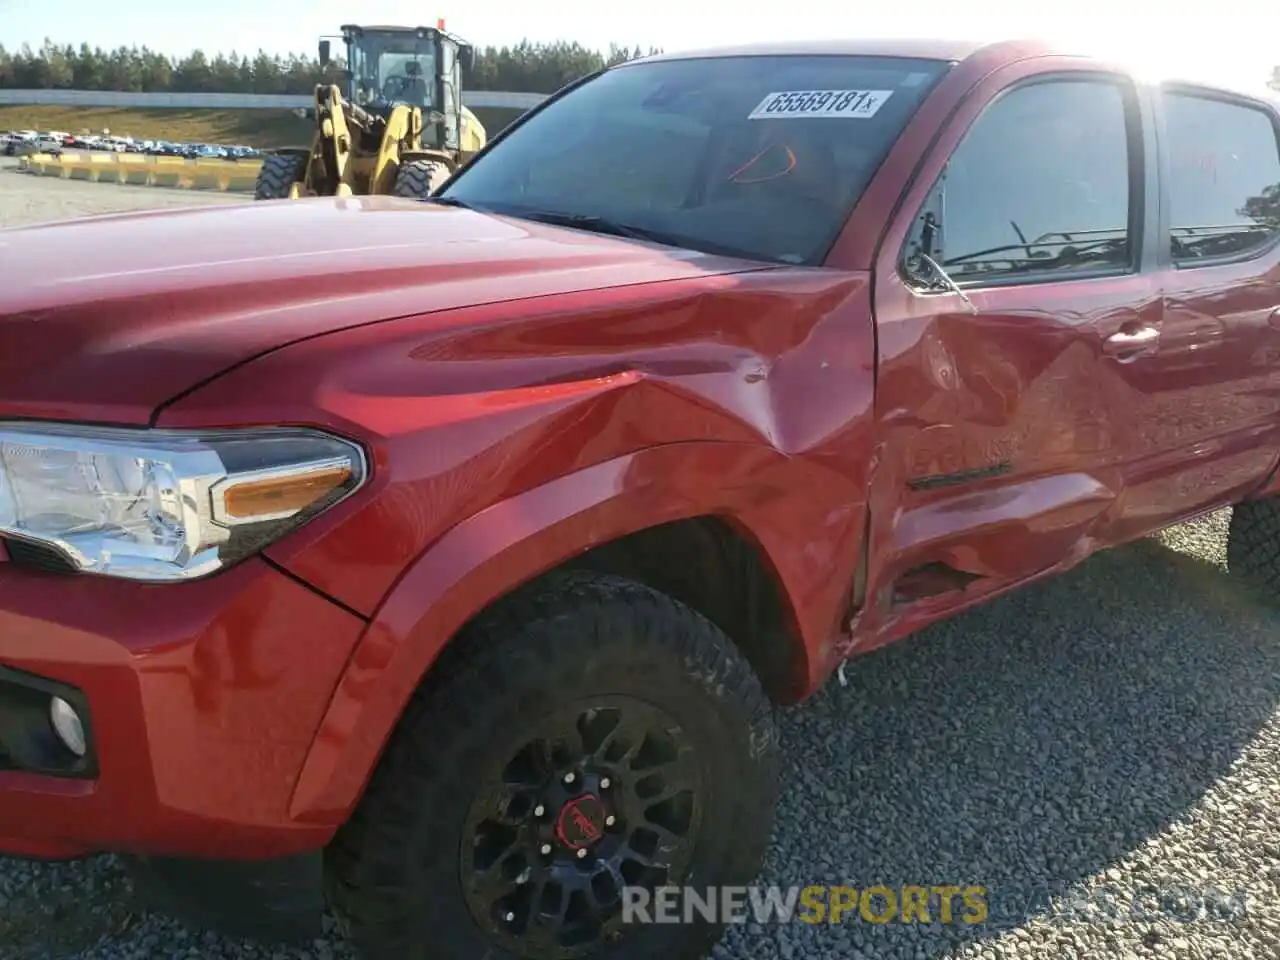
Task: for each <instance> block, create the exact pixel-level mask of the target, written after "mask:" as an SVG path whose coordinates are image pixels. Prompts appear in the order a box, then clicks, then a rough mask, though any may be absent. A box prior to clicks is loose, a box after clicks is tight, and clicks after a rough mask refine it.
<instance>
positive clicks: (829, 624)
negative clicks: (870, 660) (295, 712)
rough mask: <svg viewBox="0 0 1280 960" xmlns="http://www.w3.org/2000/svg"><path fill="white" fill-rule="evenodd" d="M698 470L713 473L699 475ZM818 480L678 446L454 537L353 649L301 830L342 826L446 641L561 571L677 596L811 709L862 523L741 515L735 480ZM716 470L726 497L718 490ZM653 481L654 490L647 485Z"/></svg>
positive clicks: (599, 470)
mask: <svg viewBox="0 0 1280 960" xmlns="http://www.w3.org/2000/svg"><path fill="white" fill-rule="evenodd" d="M696 459H702V461H703V462H702V463H700V464H697V465H696V466H693V465H692V464H691V461H692V460H696ZM812 469H820V468H814V467H810V466H808V465H807V464H805V463H804V461H801V460H797V459H796V458H791V457H786V456H784V455H782V454H779V453H777V452H776V451H773V450H770V449H768V448H761V447H757V446H754V445H748V444H737V443H702V442H695V443H681V444H672V445H669V446H667V447H660V448H653V449H649V450H645V451H641V452H639V453H636V454H631V455H627V456H624V457H620V458H618V459H616V460H611V461H606V462H604V463H601V464H597V465H595V466H592V467H588V468H585V469H583V470H581V471H578V472H576V473H573V474H570V475H567V476H564V477H561V478H559V479H558V480H554V481H551V482H550V483H547V484H544V485H543V486H541V487H538V488H535V489H533V490H529V491H526V492H525V493H522V494H519V495H517V496H515V497H512V498H510V499H508V500H505V501H503V502H501V503H499V504H495V505H494V506H492V507H489V508H487V509H485V510H483V511H481V512H480V513H478V514H476V515H474V516H472V517H470V518H469V519H467V520H465V521H463V522H462V523H460V524H458V525H457V526H455V527H454V528H453V529H452V530H450V531H449V532H448V533H447V534H445V535H444V536H443V537H442V538H441V539H440V540H439V541H437V542H436V543H435V544H434V545H433V546H432V547H431V548H429V549H428V550H427V551H426V552H425V553H424V554H423V555H422V556H421V557H419V558H418V560H417V561H415V562H414V563H413V564H412V565H411V566H410V567H409V569H408V570H407V571H406V572H405V573H404V574H403V575H402V576H401V578H400V579H399V580H398V582H397V584H396V586H395V587H394V588H393V589H392V590H391V592H390V593H389V594H388V596H387V598H386V599H385V600H384V601H383V603H382V604H381V606H380V608H379V610H378V611H377V613H376V614H375V616H374V618H373V620H372V622H371V623H370V625H369V627H368V629H367V630H366V632H365V635H364V637H363V638H362V639H361V641H360V643H359V644H358V645H357V648H356V650H355V652H354V654H353V656H352V659H351V662H350V663H349V665H348V668H347V670H346V673H345V674H344V676H343V677H342V678H341V680H340V682H339V684H338V686H337V689H336V691H335V693H334V696H333V699H332V701H331V703H330V707H329V710H328V712H327V713H326V716H325V719H324V721H323V722H322V724H321V726H320V729H319V731H318V733H317V736H316V738H315V741H314V743H313V745H312V749H311V751H310V753H309V755H308V757H307V760H306V763H305V764H304V767H303V770H302V772H301V774H300V776H299V778H298V781H297V783H296V786H295V790H294V795H293V799H292V803H291V806H290V814H291V816H292V817H293V818H294V819H295V820H299V821H306V822H325V823H332V824H334V825H335V826H336V825H338V824H340V823H342V822H343V821H344V820H345V819H346V817H347V816H348V815H349V813H350V811H351V810H352V809H354V807H355V805H356V803H357V802H358V801H359V797H360V795H361V794H362V792H363V790H364V788H365V785H366V783H367V781H368V778H369V777H370V776H371V775H372V772H373V770H374V769H375V767H376V766H377V763H378V761H379V759H380V756H381V753H382V751H383V749H384V747H385V745H386V743H387V741H388V739H389V738H390V736H391V733H392V732H393V730H394V728H395V726H396V724H397V723H398V722H399V719H400V716H401V715H402V713H403V710H404V708H405V706H406V705H407V704H408V702H409V699H410V697H411V696H412V694H413V692H414V691H415V690H416V689H417V688H418V686H419V685H420V684H421V682H422V680H423V678H424V677H425V676H426V675H427V674H428V672H429V671H430V669H431V668H432V666H433V665H434V663H435V662H436V659H437V658H438V656H439V655H440V653H441V652H442V651H443V650H444V648H445V647H446V646H447V645H448V643H449V642H450V641H451V640H452V639H453V638H454V637H455V636H456V635H457V634H458V633H459V632H460V631H461V630H462V628H463V627H464V626H465V625H466V624H467V623H469V622H470V621H471V620H473V619H474V618H475V617H476V616H478V615H479V614H480V613H482V612H483V611H485V610H487V609H489V608H490V607H491V606H492V605H493V604H495V603H497V602H499V601H501V600H502V599H503V598H505V597H506V596H508V595H509V594H510V593H511V592H513V591H514V590H517V589H521V588H524V587H527V586H528V585H529V584H531V583H533V582H534V581H536V580H538V579H539V578H541V577H543V576H546V575H548V574H549V573H552V572H554V571H559V570H564V569H570V568H574V569H590V570H595V571H598V572H601V573H612V574H616V575H621V576H626V577H629V578H631V579H635V580H637V581H639V582H642V583H645V584H646V585H648V586H651V587H654V588H655V589H660V590H662V591H663V592H666V593H668V594H669V595H671V596H673V597H674V598H675V599H677V600H680V601H682V602H684V603H686V604H688V605H689V606H691V607H693V608H694V609H696V610H698V611H699V612H700V613H702V614H703V615H704V616H706V617H707V618H708V619H709V620H711V621H712V622H714V623H716V624H717V625H718V626H720V627H721V628H722V629H724V630H725V632H726V633H727V634H728V635H729V636H730V637H731V638H732V639H733V640H734V642H735V643H736V644H737V645H738V646H739V648H740V649H741V650H742V652H743V654H744V656H745V657H746V658H747V660H748V661H749V662H750V663H751V664H752V666H753V668H755V670H756V671H757V673H758V674H759V675H760V677H761V680H762V683H763V684H764V686H765V688H766V690H767V691H768V693H769V694H770V696H771V698H772V699H774V700H775V702H778V703H794V702H797V701H798V700H800V699H802V698H803V697H804V696H805V695H807V693H808V692H810V691H811V690H812V689H813V687H814V686H815V684H816V682H817V680H818V678H820V677H821V676H824V675H825V673H826V672H828V671H829V670H830V669H831V668H832V667H833V666H834V662H835V660H836V659H837V658H836V656H835V651H834V648H833V647H832V645H831V643H830V640H831V637H832V636H833V632H834V629H833V628H834V627H835V626H837V625H838V624H839V621H840V617H841V615H842V613H843V612H844V611H845V609H846V606H847V602H848V592H849V591H848V586H849V583H846V582H845V581H843V580H841V579H840V578H833V577H832V576H831V571H832V569H835V570H851V569H852V565H853V564H854V563H855V562H856V559H857V557H858V551H859V549H860V535H861V526H862V510H861V509H851V510H848V511H847V514H848V515H847V517H846V518H845V519H846V520H847V522H844V523H833V522H832V516H833V505H832V504H831V503H829V502H824V501H823V500H822V498H820V497H814V496H812V488H809V489H808V490H807V491H806V493H807V494H808V495H806V496H803V499H800V498H797V499H780V498H779V497H777V496H776V494H775V495H773V496H769V497H765V498H764V502H763V503H744V502H742V501H741V499H740V498H739V497H737V496H735V494H734V491H735V484H734V477H735V476H736V475H741V476H743V477H744V478H745V477H753V478H755V479H756V481H757V483H756V484H754V485H753V486H752V487H751V488H749V489H755V490H757V491H758V490H760V489H763V490H766V491H770V490H772V491H776V490H777V489H778V487H777V485H776V484H774V483H772V482H769V480H770V479H773V478H775V477H776V479H777V480H778V482H779V483H782V484H785V485H786V486H784V487H783V489H786V488H787V487H789V488H790V489H795V490H806V485H804V484H803V483H798V481H797V478H796V477H795V476H794V473H795V472H796V471H805V470H812ZM716 470H719V471H720V472H719V474H718V479H719V481H720V482H719V484H718V485H717V484H707V483H706V482H705V481H706V477H707V475H708V471H716ZM682 473H683V476H684V477H685V480H684V481H682V480H681V479H680V477H681V475H682ZM641 474H642V475H643V476H644V477H647V478H651V479H650V480H649V481H642V482H638V483H637V482H636V480H635V478H636V477H637V476H639V475H641ZM712 475H717V474H715V473H712ZM660 478H666V479H661V480H660ZM762 479H763V480H764V482H763V483H760V482H759V481H760V480H762ZM684 483H689V484H690V486H689V487H688V488H686V489H679V488H680V487H682V486H683V484H684ZM673 487H675V488H676V489H672V488H673ZM694 489H700V490H703V491H705V492H704V493H702V495H701V496H697V495H693V491H694ZM837 509H838V508H837ZM813 523H816V524H818V526H815V527H814V528H813V529H808V526H809V525H810V524H813ZM691 551H692V553H691ZM815 553H817V554H818V555H819V557H817V558H816V559H817V562H816V563H815V562H814V560H815ZM822 554H825V555H826V559H827V560H828V562H826V563H824V562H822V558H821V555H822ZM691 556H693V557H696V563H695V564H694V566H693V569H692V570H689V569H688V564H689V561H690V558H691ZM677 560H679V561H680V566H679V567H677V564H676V561H677ZM845 560H847V562H848V565H847V566H846V565H845V563H844V561H845ZM739 597H741V598H742V599H743V600H745V602H744V603H742V604H738V603H736V602H735V601H736V600H737V599H739ZM757 618H758V619H757Z"/></svg>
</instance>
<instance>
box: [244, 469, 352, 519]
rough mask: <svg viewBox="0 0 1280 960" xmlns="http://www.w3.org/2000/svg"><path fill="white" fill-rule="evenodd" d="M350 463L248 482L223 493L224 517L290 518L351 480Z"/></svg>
mask: <svg viewBox="0 0 1280 960" xmlns="http://www.w3.org/2000/svg"><path fill="white" fill-rule="evenodd" d="M352 476H353V474H352V469H351V465H350V464H342V465H337V466H326V467H322V468H319V469H316V470H311V471H308V472H306V473H295V474H291V475H284V476H278V477H266V478H263V479H261V480H246V481H244V482H242V483H236V484H233V485H232V486H230V487H228V488H227V489H226V490H224V491H223V493H222V507H223V513H224V515H225V516H226V517H227V518H228V519H230V520H241V521H244V520H269V519H272V518H275V517H288V516H292V515H293V514H295V513H297V512H298V511H300V510H304V509H306V508H307V507H309V506H311V505H312V504H313V503H315V502H316V501H317V500H320V499H321V498H322V497H325V496H327V495H328V494H330V493H332V492H333V491H335V490H337V489H338V488H339V487H341V486H342V485H343V484H345V483H347V482H348V481H350V480H351V478H352Z"/></svg>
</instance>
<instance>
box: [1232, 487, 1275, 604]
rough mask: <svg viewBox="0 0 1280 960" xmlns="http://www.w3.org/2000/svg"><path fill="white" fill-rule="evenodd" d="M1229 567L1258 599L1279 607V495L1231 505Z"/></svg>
mask: <svg viewBox="0 0 1280 960" xmlns="http://www.w3.org/2000/svg"><path fill="white" fill-rule="evenodd" d="M1227 569H1228V571H1230V573H1231V574H1232V575H1233V576H1235V577H1236V578H1238V579H1239V580H1240V581H1241V584H1242V586H1244V587H1245V588H1246V589H1247V590H1249V591H1250V592H1251V593H1253V594H1255V595H1256V596H1257V597H1258V599H1260V600H1262V601H1264V602H1266V603H1269V604H1271V605H1273V606H1278V607H1280V497H1269V498H1268V499H1266V500H1249V501H1246V502H1245V503H1237V504H1236V505H1235V506H1234V507H1232V508H1231V526H1230V528H1229V532H1228V534H1227Z"/></svg>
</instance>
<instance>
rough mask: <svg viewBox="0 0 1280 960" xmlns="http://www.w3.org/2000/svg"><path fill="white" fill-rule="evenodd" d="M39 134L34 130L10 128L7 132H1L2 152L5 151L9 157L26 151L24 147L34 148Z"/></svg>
mask: <svg viewBox="0 0 1280 960" xmlns="http://www.w3.org/2000/svg"><path fill="white" fill-rule="evenodd" d="M39 136H40V135H39V134H38V133H36V131H34V130H10V131H8V132H7V133H4V134H0V152H3V153H4V155H5V156H8V157H12V156H14V155H16V154H18V153H20V152H25V151H24V148H25V149H32V148H34V146H35V143H36V140H37V139H38V138H39Z"/></svg>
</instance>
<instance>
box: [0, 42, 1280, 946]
mask: <svg viewBox="0 0 1280 960" xmlns="http://www.w3.org/2000/svg"><path fill="white" fill-rule="evenodd" d="M584 118H586V120H587V121H589V122H584ZM1157 132H1158V133H1157ZM1278 134H1280V114H1277V112H1276V110H1275V109H1274V107H1272V106H1270V105H1268V104H1267V103H1266V102H1264V101H1262V100H1260V99H1257V98H1253V97H1249V96H1243V95H1240V94H1237V93H1232V92H1229V91H1227V90H1224V89H1220V88H1218V87H1214V86H1205V85H1194V84H1188V83H1172V82H1170V83H1163V84H1148V83H1142V82H1138V81H1137V80H1136V79H1135V78H1134V77H1132V76H1131V75H1130V74H1129V73H1127V72H1126V71H1125V70H1124V69H1122V68H1121V67H1119V66H1116V65H1114V64H1111V63H1108V62H1104V61H1098V60H1092V59H1088V58H1083V57H1078V56H1071V55H1067V54H1066V53H1063V52H1061V51H1057V50H1054V49H1053V48H1051V47H1048V46H1046V45H1042V44H1039V43H1030V42H1009V43H998V44H992V45H985V46H981V45H964V44H959V43H950V42H924V41H919V42H913V41H901V40H897V41H863V40H859V41H832V42H818V43H786V44H770V45H760V46H750V47H741V48H732V49H723V50H717V51H701V52H693V53H685V54H669V55H660V56H656V57H650V58H646V59H642V60H637V61H632V62H629V63H625V64H621V65H618V66H615V67H612V68H610V69H608V70H606V71H604V72H602V73H600V74H597V75H595V76H593V77H591V78H590V79H587V80H585V81H583V82H581V83H579V84H576V85H574V86H573V87H571V88H570V89H568V90H567V91H564V92H562V93H561V94H559V95H557V96H555V97H552V98H550V99H549V100H547V101H546V102H544V103H543V104H541V105H540V106H539V107H537V108H536V109H534V110H532V111H530V112H529V113H527V114H526V115H524V116H523V117H522V118H521V119H520V120H518V121H517V122H516V123H515V124H513V125H512V126H511V127H509V128H508V129H507V130H506V131H504V133H503V135H502V136H501V137H500V138H497V139H496V140H495V141H494V142H492V143H491V145H490V148H489V149H488V150H487V151H486V152H484V153H483V154H481V155H480V156H479V157H478V158H477V159H476V160H475V161H473V162H472V163H470V164H469V165H468V166H466V167H465V168H463V169H462V171H461V172H460V173H458V174H457V175H455V176H454V177H453V178H452V179H451V180H450V181H449V182H448V183H447V184H446V185H445V186H444V187H443V189H442V190H441V191H440V192H439V193H438V194H437V195H435V196H433V197H431V198H429V199H428V200H427V201H425V202H422V201H412V200H398V199H392V198H389V197H381V196H368V197H335V198H313V199H308V200H301V201H290V202H281V203H274V202H268V203H258V204H254V205H238V206H219V207H210V208H207V209H200V210H182V211H180V212H179V211H175V212H149V213H146V214H140V215H132V216H129V215H122V216H113V217H103V218H94V219H89V220H83V221H71V222H68V223H65V224H60V225H51V226H50V225H41V226H38V227H31V228H19V229H14V230H10V231H8V232H6V233H4V234H3V235H0V236H2V237H3V240H2V241H0V242H3V244H4V249H5V258H6V260H5V267H6V279H7V282H6V287H5V297H4V301H3V305H2V306H0V491H7V494H8V495H7V496H4V497H0V543H3V545H4V549H5V550H6V551H7V559H5V560H4V561H3V562H0V717H2V718H3V720H0V851H4V852H7V853H10V854H16V855H24V856H37V857H52V858H56V857H73V856H79V855H84V854H91V853H97V852H102V851H119V852H122V853H125V854H127V862H129V863H130V864H131V866H132V867H133V869H134V870H135V871H136V875H137V877H138V880H139V884H140V886H139V889H140V890H142V891H143V892H144V893H146V894H147V895H148V896H150V897H152V898H154V899H153V900H152V901H151V902H153V903H157V904H161V905H162V906H163V907H164V909H167V910H172V911H174V912H176V913H180V914H182V915H184V916H187V917H190V918H194V919H196V920H198V921H199V922H213V921H214V920H216V921H217V922H218V923H220V924H222V925H223V926H225V927H226V928H227V929H228V930H231V931H233V932H250V933H254V934H255V935H263V936H265V933H263V931H264V929H265V928H264V927H260V926H255V925H253V921H254V919H255V918H260V919H262V920H263V921H264V922H265V920H266V918H272V919H275V920H277V921H280V920H283V919H285V918H292V919H294V920H296V921H297V922H298V924H300V925H299V926H297V927H294V928H293V932H295V933H298V934H300V935H301V934H305V933H307V932H308V931H313V930H316V929H318V926H317V925H318V922H319V914H320V908H321V906H322V905H323V904H324V903H325V902H326V899H325V898H327V902H328V904H329V905H331V906H332V907H333V908H334V909H335V911H336V912H337V913H338V915H339V916H340V917H341V918H342V919H343V922H344V924H345V925H346V926H347V928H348V929H349V931H350V935H351V939H352V942H353V943H354V945H355V947H356V949H357V950H358V951H359V952H360V953H361V955H362V956H364V957H367V958H386V957H395V958H401V957H403V958H418V957H424V956H426V955H428V954H429V955H430V956H432V957H434V958H439V960H475V958H478V957H498V956H501V957H506V958H529V960H531V958H547V957H575V958H609V960H640V958H646V960H647V958H652V957H672V958H675V957H681V958H687V957H695V956H702V955H705V954H706V953H707V952H708V951H709V950H710V949H711V945H712V944H713V943H714V941H715V940H716V939H717V937H718V936H719V935H720V933H721V930H722V927H721V926H720V925H719V924H718V923H716V922H713V921H712V920H709V919H707V918H705V917H703V916H702V915H701V913H700V908H698V907H696V906H695V907H694V908H693V910H692V913H691V914H688V913H686V911H685V908H684V906H683V905H682V901H684V898H685V896H686V894H685V892H683V891H684V890H685V887H686V886H691V887H692V888H693V890H694V892H696V893H698V894H699V895H705V893H706V891H707V889H708V888H709V887H710V888H724V887H726V886H738V885H743V884H749V883H751V882H752V879H753V878H754V877H755V876H756V874H757V871H758V868H759V865H760V863H761V860H762V857H763V855H764V852H765V850H766V845H767V843H768V841H769V837H770V830H771V824H772V820H773V815H774V814H773V811H774V805H775V801H776V798H777V797H778V795H779V791H780V790H782V789H785V785H784V784H782V783H781V782H780V759H781V758H780V746H779V740H778V732H777V728H776V726H775V719H774V711H775V709H776V708H777V707H780V706H786V705H793V704H798V703H800V702H801V701H803V700H804V699H805V698H806V697H808V696H809V695H810V694H811V693H812V692H813V691H814V690H815V689H817V688H818V687H819V686H820V685H821V684H822V683H823V682H824V681H826V680H827V679H828V678H829V677H830V676H831V675H832V674H833V673H836V672H838V671H839V670H841V669H842V668H843V666H844V664H845V663H846V661H848V660H849V659H850V658H855V657H858V656H861V655H863V654H865V653H867V652H868V651H871V650H875V649H877V648H879V647H882V646H884V645H885V644H888V643H891V642H893V641H896V640H899V639H901V638H903V637H906V636H908V635H910V634H913V633H915V632H917V631H919V630H920V629H921V628H923V627H925V626H927V625H929V624H932V623H935V622H937V621H939V620H942V619H944V618H947V617H951V616H953V615H955V614H957V613H959V612H960V611H963V610H965V609H968V608H970V607H972V606H973V605H975V604H978V603H981V602H984V601H986V600H989V599H991V598H994V597H997V596H1000V595H1001V594H1004V593H1006V592H1008V591H1010V590H1013V589H1015V588H1017V587H1020V586H1022V585H1024V584H1028V583H1031V582H1033V581H1035V580H1037V579H1040V578H1043V577H1047V576H1051V575H1053V574H1056V573H1059V572H1061V571H1064V570H1067V569H1069V568H1071V567H1073V566H1075V565H1076V564H1078V563H1080V562H1081V561H1083V560H1084V559H1086V558H1087V557H1089V556H1090V555H1091V554H1093V553H1095V552H1096V551H1099V550H1102V549H1105V548H1109V547H1113V546H1116V545H1119V544H1124V543H1128V542H1130V541H1133V540H1135V539H1137V538H1140V537H1144V536H1146V535H1148V534H1151V533H1152V532H1154V531H1157V530H1160V529H1162V528H1165V527H1168V526H1170V525H1173V524H1176V523H1179V522H1182V521H1185V520H1187V519H1189V518H1194V517H1197V516H1200V515H1202V514H1205V513H1207V512H1209V511H1214V510H1219V509H1221V508H1226V507H1232V508H1233V509H1232V516H1231V520H1230V540H1229V547H1228V556H1227V563H1228V567H1229V570H1230V572H1231V573H1232V575H1234V576H1235V577H1237V578H1238V579H1239V581H1240V583H1241V584H1242V585H1243V586H1244V587H1245V588H1247V590H1248V592H1249V593H1248V594H1242V596H1244V595H1253V596H1257V597H1259V598H1263V599H1267V600H1270V601H1276V600H1280V549H1278V548H1277V545H1278V544H1280V474H1278V473H1277V466H1278V464H1280V136H1278ZM566 144H572V145H573V148H572V150H569V149H566ZM620 171H625V176H624V175H620ZM104 316H109V317H110V318H111V322H110V323H104V322H103V317H104ZM35 319H38V321H39V322H32V321H33V320H35ZM991 642H992V643H998V642H1000V640H999V638H991ZM858 735H859V732H858V731H857V730H852V729H851V730H850V731H849V736H850V737H856V736H858ZM850 809H851V810H855V811H856V810H857V807H856V805H852V806H851V807H850ZM902 813H904V814H909V810H907V811H902ZM214 887H216V888H217V893H218V896H216V897H215V896H212V895H211V894H210V890H212V889H213V888H214ZM657 887H675V888H676V889H677V896H676V898H675V905H676V912H677V914H679V915H690V916H691V918H692V920H693V922H690V923H679V924H663V923H657V924H627V923H624V921H623V916H622V912H621V908H622V904H623V903H624V902H625V901H627V900H633V898H634V897H635V896H636V894H637V893H641V894H643V893H646V892H649V893H651V892H652V891H653V890H655V889H656V888H657ZM237 892H239V894H240V896H239V897H238V898H237V897H236V896H235V894H236V893H237ZM322 894H323V898H322ZM633 902H634V900H633ZM218 904H234V907H233V908H232V907H228V908H227V909H226V910H225V911H223V912H221V913H217V914H214V913H212V911H214V908H215V906H216V905H218ZM303 921H306V923H307V924H308V925H301V924H303ZM280 929H281V932H283V927H281V928H280Z"/></svg>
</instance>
